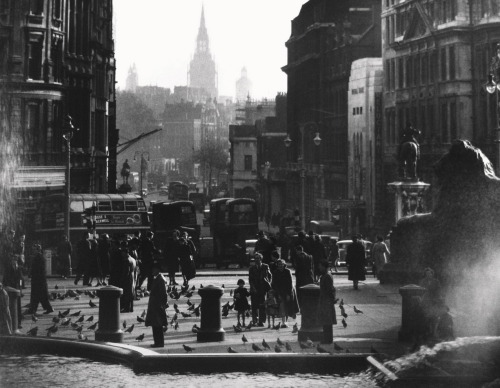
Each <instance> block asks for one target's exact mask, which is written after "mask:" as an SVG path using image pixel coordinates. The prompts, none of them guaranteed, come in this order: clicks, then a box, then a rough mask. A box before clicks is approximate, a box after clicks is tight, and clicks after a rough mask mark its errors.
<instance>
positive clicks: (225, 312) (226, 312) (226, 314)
mask: <svg viewBox="0 0 500 388" xmlns="http://www.w3.org/2000/svg"><path fill="white" fill-rule="evenodd" d="M228 315H229V310H225V311H224V312H223V313H222V316H223V317H224V318H226V317H227V316H228Z"/></svg>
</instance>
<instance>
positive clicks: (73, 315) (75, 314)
mask: <svg viewBox="0 0 500 388" xmlns="http://www.w3.org/2000/svg"><path fill="white" fill-rule="evenodd" d="M81 312H82V310H80V311H77V312H76V313H73V314H70V315H69V316H70V317H77V316H79V315H80V313H81Z"/></svg>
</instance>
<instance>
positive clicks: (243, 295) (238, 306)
mask: <svg viewBox="0 0 500 388" xmlns="http://www.w3.org/2000/svg"><path fill="white" fill-rule="evenodd" d="M233 295H234V309H235V310H236V311H237V312H239V313H243V312H245V311H246V310H249V309H250V305H249V304H248V299H247V298H248V297H249V296H250V293H249V292H248V290H247V289H246V288H245V287H238V288H236V289H235V290H234V294H233Z"/></svg>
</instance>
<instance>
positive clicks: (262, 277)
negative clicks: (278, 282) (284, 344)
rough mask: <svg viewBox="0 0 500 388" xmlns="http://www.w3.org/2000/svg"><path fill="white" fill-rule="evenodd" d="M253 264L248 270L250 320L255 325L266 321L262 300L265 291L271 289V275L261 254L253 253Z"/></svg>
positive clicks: (261, 324)
mask: <svg viewBox="0 0 500 388" xmlns="http://www.w3.org/2000/svg"><path fill="white" fill-rule="evenodd" d="M254 260H255V264H254V265H253V266H251V267H250V269H249V270H248V283H249V284H250V299H251V304H252V321H253V323H254V324H255V325H257V326H261V327H262V326H264V324H265V323H266V309H265V306H264V301H265V299H266V294H267V291H269V290H270V289H271V281H272V275H271V271H270V270H269V266H268V265H267V264H264V263H263V262H262V255H261V254H260V253H256V254H255V255H254Z"/></svg>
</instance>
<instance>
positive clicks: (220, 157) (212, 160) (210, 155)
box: [193, 138, 229, 195]
mask: <svg viewBox="0 0 500 388" xmlns="http://www.w3.org/2000/svg"><path fill="white" fill-rule="evenodd" d="M228 159H229V150H228V146H227V144H224V142H222V141H220V140H217V139H213V138H208V139H205V140H204V141H202V142H201V146H200V149H198V150H196V151H195V152H194V154H193V162H194V163H200V167H201V169H202V171H203V181H205V178H206V176H205V174H207V175H208V182H209V183H208V185H209V195H211V194H212V193H211V190H212V184H211V183H212V176H213V175H214V174H218V173H220V172H222V171H225V170H226V169H227V165H228Z"/></svg>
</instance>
